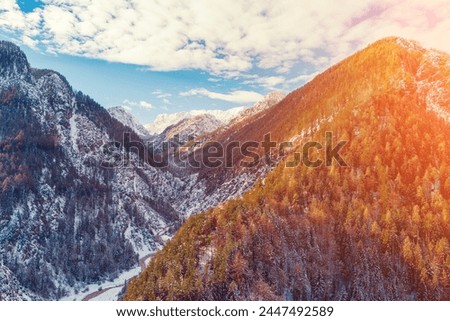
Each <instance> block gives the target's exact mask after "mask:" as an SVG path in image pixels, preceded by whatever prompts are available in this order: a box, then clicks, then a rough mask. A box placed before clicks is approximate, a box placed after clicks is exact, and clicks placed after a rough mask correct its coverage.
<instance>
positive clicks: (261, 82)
mask: <svg viewBox="0 0 450 321" xmlns="http://www.w3.org/2000/svg"><path fill="white" fill-rule="evenodd" d="M285 80H286V79H285V78H284V77H281V76H270V77H258V76H252V77H251V79H248V80H245V81H243V82H242V84H244V85H258V86H262V87H264V88H266V89H269V90H275V89H277V86H279V85H282V84H283V83H284V82H285Z"/></svg>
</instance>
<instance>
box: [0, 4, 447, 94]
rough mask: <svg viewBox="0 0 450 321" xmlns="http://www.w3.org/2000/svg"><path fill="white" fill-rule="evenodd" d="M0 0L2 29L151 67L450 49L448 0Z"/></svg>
mask: <svg viewBox="0 0 450 321" xmlns="http://www.w3.org/2000/svg"><path fill="white" fill-rule="evenodd" d="M0 2H1V4H0V30H6V31H11V32H16V33H18V38H17V40H18V41H22V42H24V43H26V44H28V45H30V46H36V45H37V44H41V45H42V46H44V47H46V48H47V50H48V51H49V52H56V53H67V54H71V55H82V56H87V57H95V58H99V59H104V60H107V61H115V62H123V63H132V64H137V65H142V66H147V67H149V68H150V69H152V70H180V69H201V70H205V71H207V72H209V73H211V74H213V75H220V76H222V77H236V76H241V75H242V74H244V73H248V72H252V73H253V72H254V71H255V70H257V69H258V68H261V69H268V70H271V71H273V72H274V77H278V76H276V73H286V72H288V71H291V70H292V68H293V67H294V66H295V65H296V64H297V63H307V64H312V65H314V66H316V68H317V69H321V68H323V67H326V66H329V65H330V64H331V63H333V62H336V61H337V60H339V59H342V58H343V57H345V56H347V55H349V54H350V53H352V52H353V51H354V50H355V49H358V48H361V47H362V46H365V45H367V44H368V43H369V42H373V41H375V40H377V39H379V38H381V37H385V36H391V35H396V36H402V37H406V38H411V39H415V40H418V41H419V42H421V43H423V44H424V45H425V46H428V47H435V48H436V49H441V50H445V51H450V42H449V41H443V39H446V38H447V36H448V34H449V33H450V5H449V0H429V1H426V2H425V1H422V0H410V1H407V0H377V1H375V0H342V1H328V0H317V1H310V0H279V1H271V0H257V1H256V0H255V1H247V0H235V1H228V2H223V1H214V0H166V1H159V2H156V1H148V0H45V1H44V2H45V6H44V7H43V8H40V9H35V11H33V12H32V13H26V14H25V13H22V12H21V11H20V9H19V7H18V5H17V3H16V2H15V1H13V0H1V1H0ZM265 74H267V73H265ZM212 79H214V78H212ZM268 81H273V82H275V78H274V79H272V80H268ZM260 85H261V86H263V87H264V86H271V84H270V83H261V84H260ZM272 86H275V85H273V83H272Z"/></svg>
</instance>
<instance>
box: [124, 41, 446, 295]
mask: <svg viewBox="0 0 450 321" xmlns="http://www.w3.org/2000/svg"><path fill="white" fill-rule="evenodd" d="M449 98H450V57H449V55H447V54H445V53H441V52H436V51H433V50H430V51H428V50H425V49H423V48H421V47H420V46H419V45H418V44H416V43H414V42H410V41H406V40H403V39H398V38H388V39H383V40H381V41H378V42H376V43H374V44H372V45H370V46H369V47H368V48H366V49H364V50H362V51H360V52H358V53H356V54H355V55H353V56H351V57H349V58H348V59H346V60H344V61H343V62H341V63H339V64H337V65H335V66H333V67H332V68H330V69H329V70H327V71H326V72H324V73H323V74H321V75H319V76H317V77H316V78H315V79H314V80H313V81H311V82H310V83H309V84H307V85H305V86H304V87H302V88H300V89H298V90H296V91H294V92H293V93H291V94H290V95H288V96H287V97H286V98H285V99H284V100H283V101H282V102H281V103H280V104H278V105H276V106H275V107H274V108H271V109H269V110H268V111H267V112H266V113H265V114H264V115H263V116H262V117H261V115H258V119H256V120H255V122H252V123H250V124H249V125H248V126H247V128H248V129H247V130H246V131H243V130H241V131H239V132H237V133H236V137H234V139H237V140H239V141H244V140H256V141H259V140H260V139H261V137H262V135H264V134H265V133H268V132H270V133H271V135H272V138H273V139H274V140H275V141H277V142H281V141H285V140H290V141H292V142H294V143H295V146H296V147H294V148H293V150H292V151H291V152H290V153H289V154H288V155H286V156H285V158H284V159H283V160H282V161H281V162H280V163H279V164H278V165H277V167H276V168H275V169H274V170H273V171H272V172H271V173H270V174H269V175H268V176H267V177H266V178H265V179H264V180H262V181H260V182H259V183H258V184H257V185H256V186H255V187H254V188H252V189H251V190H250V191H249V192H247V193H245V194H244V195H243V197H242V198H240V199H237V200H233V201H230V202H227V203H226V204H225V205H223V206H219V207H216V208H214V209H212V210H209V211H207V212H204V213H201V214H199V215H194V216H191V217H190V218H189V220H188V221H187V222H186V223H185V224H184V225H183V226H182V227H181V229H180V230H179V231H178V233H177V234H176V235H175V237H174V238H173V239H172V240H171V241H169V242H168V243H167V245H166V246H165V247H164V249H163V250H162V251H160V252H159V253H158V254H157V255H155V257H154V258H153V259H152V261H151V262H150V264H149V266H148V268H147V270H146V271H145V272H144V273H142V274H141V275H140V276H139V277H138V278H136V279H135V280H133V281H132V282H131V283H130V284H129V286H128V289H127V292H126V294H125V299H126V300H213V299H214V300H256V299H263V300H278V299H294V300H411V299H418V300H449V299H450V281H449V279H450V278H449V276H450V248H449V239H450V218H449V205H450V204H449V201H450V154H449V153H448V137H450V123H449V122H448V121H449V120H450V118H449V112H450V100H449ZM326 132H331V133H332V134H333V137H334V141H335V142H337V141H338V140H339V141H347V143H346V145H345V147H344V148H343V149H342V151H341V156H342V158H343V159H344V160H345V162H346V163H347V166H340V165H338V164H337V163H336V162H334V163H333V165H332V166H325V163H324V164H322V165H321V166H319V167H316V168H313V167H306V166H303V165H299V166H295V167H288V166H286V162H288V161H292V159H293V154H292V153H293V152H295V151H297V152H301V146H302V144H303V143H306V142H310V141H317V142H320V143H321V144H322V145H323V146H325V145H326V141H325V137H326ZM238 135H239V136H238ZM230 139H233V137H231V138H230ZM322 151H324V150H322ZM317 156H319V157H322V158H323V153H319V155H317Z"/></svg>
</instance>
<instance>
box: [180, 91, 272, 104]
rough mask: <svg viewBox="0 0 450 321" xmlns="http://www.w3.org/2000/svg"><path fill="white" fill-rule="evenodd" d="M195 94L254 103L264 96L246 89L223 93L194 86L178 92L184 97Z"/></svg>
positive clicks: (237, 102) (239, 102) (229, 100)
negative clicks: (194, 87)
mask: <svg viewBox="0 0 450 321" xmlns="http://www.w3.org/2000/svg"><path fill="white" fill-rule="evenodd" d="M197 95H200V96H205V97H208V98H211V99H218V100H224V101H228V102H232V103H236V104H246V103H254V102H257V101H260V100H261V99H262V98H264V96H263V95H261V94H259V93H257V92H254V91H246V90H236V91H232V92H229V93H227V94H223V93H218V92H214V91H209V90H207V89H205V88H196V89H191V90H189V91H185V92H181V93H180V96H184V97H187V96H197Z"/></svg>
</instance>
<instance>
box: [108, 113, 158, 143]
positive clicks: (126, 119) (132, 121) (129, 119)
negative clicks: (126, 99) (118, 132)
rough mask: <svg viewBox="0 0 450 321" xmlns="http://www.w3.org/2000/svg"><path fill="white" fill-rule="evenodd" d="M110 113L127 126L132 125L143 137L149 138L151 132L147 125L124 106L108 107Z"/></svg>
mask: <svg viewBox="0 0 450 321" xmlns="http://www.w3.org/2000/svg"><path fill="white" fill-rule="evenodd" d="M108 112H109V114H110V115H111V116H112V117H114V118H115V119H117V120H118V121H120V122H121V123H122V124H124V125H125V126H127V127H130V128H131V129H132V130H133V131H134V132H135V133H136V134H138V135H139V136H140V137H141V138H142V139H148V138H149V137H150V133H149V132H148V131H147V129H145V127H144V126H143V125H142V124H141V123H140V122H139V121H138V120H137V119H136V117H134V116H133V115H132V114H131V113H130V112H128V111H127V110H126V109H125V108H123V107H122V106H117V107H111V108H108Z"/></svg>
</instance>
